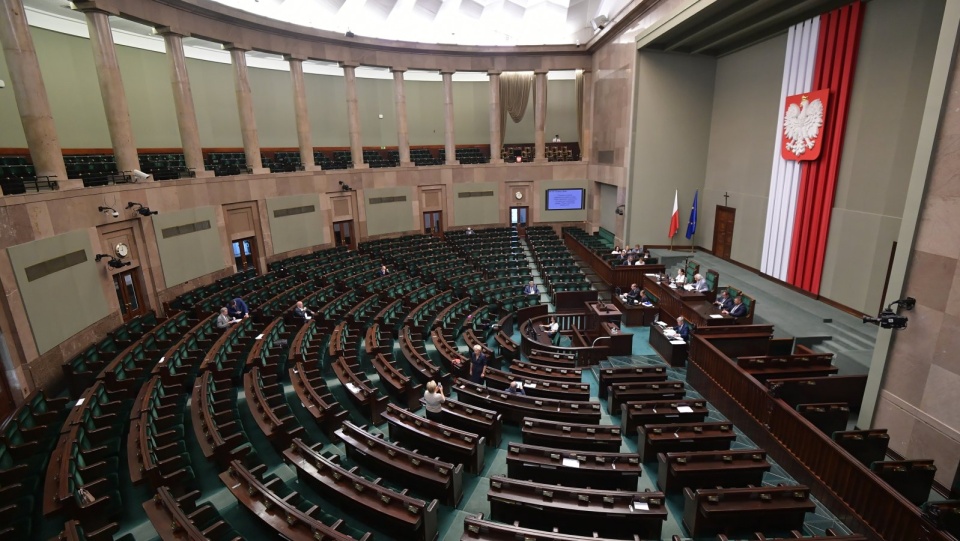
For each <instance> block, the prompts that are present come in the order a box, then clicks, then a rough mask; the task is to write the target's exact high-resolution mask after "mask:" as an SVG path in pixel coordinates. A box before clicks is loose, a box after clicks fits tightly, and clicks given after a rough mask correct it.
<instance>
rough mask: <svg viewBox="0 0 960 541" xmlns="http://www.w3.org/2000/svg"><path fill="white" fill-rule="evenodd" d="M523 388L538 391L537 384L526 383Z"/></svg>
mask: <svg viewBox="0 0 960 541" xmlns="http://www.w3.org/2000/svg"><path fill="white" fill-rule="evenodd" d="M523 386H524V387H526V388H528V389H536V388H537V384H536V383H524V384H523Z"/></svg>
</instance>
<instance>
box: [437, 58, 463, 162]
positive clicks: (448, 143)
mask: <svg viewBox="0 0 960 541" xmlns="http://www.w3.org/2000/svg"><path fill="white" fill-rule="evenodd" d="M440 76H441V77H443V147H444V152H445V153H446V155H447V159H446V163H447V165H457V164H458V163H460V162H459V161H457V145H456V143H455V142H454V136H453V71H444V70H441V71H440Z"/></svg>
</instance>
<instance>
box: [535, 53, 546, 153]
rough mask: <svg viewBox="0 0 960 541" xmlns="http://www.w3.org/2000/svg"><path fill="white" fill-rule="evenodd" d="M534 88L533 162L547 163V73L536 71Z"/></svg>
mask: <svg viewBox="0 0 960 541" xmlns="http://www.w3.org/2000/svg"><path fill="white" fill-rule="evenodd" d="M533 74H534V78H535V79H534V88H533V104H534V111H533V126H534V134H533V144H534V151H533V161H534V162H545V161H547V145H546V139H545V137H544V133H543V130H544V127H545V124H546V121H547V72H545V71H534V72H533Z"/></svg>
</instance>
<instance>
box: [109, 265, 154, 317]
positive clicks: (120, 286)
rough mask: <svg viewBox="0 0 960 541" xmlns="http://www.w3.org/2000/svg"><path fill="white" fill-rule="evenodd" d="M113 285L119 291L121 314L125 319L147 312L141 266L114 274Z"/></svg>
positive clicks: (118, 298)
mask: <svg viewBox="0 0 960 541" xmlns="http://www.w3.org/2000/svg"><path fill="white" fill-rule="evenodd" d="M113 287H114V289H115V290H116V292H117V301H119V302H120V314H121V315H122V316H123V320H124V321H129V320H131V319H133V318H135V317H137V316H140V315H143V314H145V313H146V312H147V304H146V302H145V301H146V298H145V297H144V295H143V284H142V280H141V279H140V269H139V268H137V269H132V270H128V271H125V272H119V273H117V274H114V275H113Z"/></svg>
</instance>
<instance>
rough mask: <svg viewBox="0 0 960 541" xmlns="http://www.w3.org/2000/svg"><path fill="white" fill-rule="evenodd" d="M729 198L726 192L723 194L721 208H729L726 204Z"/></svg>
mask: <svg viewBox="0 0 960 541" xmlns="http://www.w3.org/2000/svg"><path fill="white" fill-rule="evenodd" d="M729 197H730V194H728V193H727V192H723V206H725V207H729V206H730V205H728V204H727V199H728V198H729Z"/></svg>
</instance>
